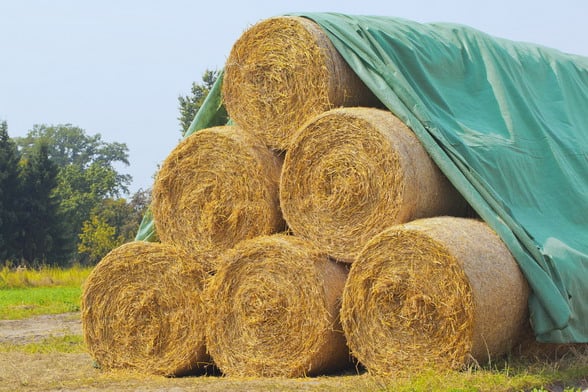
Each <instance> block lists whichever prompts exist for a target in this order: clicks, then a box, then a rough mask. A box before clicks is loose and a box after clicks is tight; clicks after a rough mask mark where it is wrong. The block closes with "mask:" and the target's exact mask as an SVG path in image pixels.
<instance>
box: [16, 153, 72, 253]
mask: <svg viewBox="0 0 588 392" xmlns="http://www.w3.org/2000/svg"><path fill="white" fill-rule="evenodd" d="M57 173H58V168H57V165H56V164H55V163H54V162H52V161H51V160H50V159H49V155H48V148H47V145H45V144H44V143H41V144H39V145H37V146H35V148H34V150H33V151H32V152H30V156H29V157H27V159H25V160H24V161H23V162H22V172H21V176H22V177H21V190H20V196H19V200H18V208H17V214H18V218H19V222H18V227H19V230H18V231H17V235H18V239H19V244H20V249H19V254H20V257H21V258H22V260H24V261H25V262H27V263H28V264H47V263H51V262H53V261H56V260H68V259H69V257H70V256H71V250H72V246H71V235H70V234H69V230H68V228H67V227H66V225H64V221H63V216H62V214H61V213H60V210H59V199H58V198H57V197H56V195H55V193H54V190H55V189H56V186H57Z"/></svg>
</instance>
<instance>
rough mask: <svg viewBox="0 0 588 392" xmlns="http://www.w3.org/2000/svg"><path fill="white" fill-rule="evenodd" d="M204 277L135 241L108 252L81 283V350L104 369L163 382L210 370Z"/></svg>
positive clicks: (178, 257)
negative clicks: (159, 377) (147, 375)
mask: <svg viewBox="0 0 588 392" xmlns="http://www.w3.org/2000/svg"><path fill="white" fill-rule="evenodd" d="M207 277H208V275H207V274H206V273H205V271H204V269H203V268H202V267H200V266H199V264H198V263H197V262H196V261H195V260H193V257H192V256H190V255H188V254H187V253H186V252H185V251H183V250H181V249H179V248H177V247H174V246H172V245H169V244H161V243H154V242H143V241H136V242H130V243H127V244H124V245H122V246H120V247H118V248H116V249H114V250H112V251H111V252H110V253H108V254H107V255H106V256H105V257H104V258H103V259H102V260H101V261H100V263H98V265H97V266H96V267H95V268H94V270H93V271H92V273H91V274H90V276H89V277H88V279H87V280H86V282H85V283H84V287H83V293H82V303H81V313H82V330H83V335H84V341H85V343H86V346H87V348H88V350H89V352H90V354H91V355H92V357H93V358H94V359H95V360H96V362H98V364H99V365H100V367H101V368H102V369H107V370H109V369H119V368H126V369H132V370H136V371H140V372H143V373H151V374H158V375H166V376H175V375H185V374H190V373H194V372H197V371H200V370H202V369H203V368H204V367H205V366H206V365H208V364H209V363H210V359H209V356H208V355H207V353H206V348H205V339H204V320H205V309H204V303H203V301H202V290H203V287H204V282H205V279H206V278H207Z"/></svg>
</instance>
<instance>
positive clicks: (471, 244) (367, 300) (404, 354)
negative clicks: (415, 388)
mask: <svg viewBox="0 0 588 392" xmlns="http://www.w3.org/2000/svg"><path fill="white" fill-rule="evenodd" d="M527 298H528V286H527V282H526V280H525V279H524V277H523V275H522V274H521V272H520V270H519V268H518V265H517V263H516V261H515V260H514V258H513V257H512V255H511V254H510V253H509V251H508V249H507V248H506V246H505V245H504V243H503V242H502V241H501V240H500V238H499V237H498V236H497V235H496V234H495V233H494V232H493V231H492V230H491V229H490V228H489V226H488V225H486V224H485V223H483V222H481V221H477V220H474V219H465V218H453V217H437V218H428V219H422V220H417V221H414V222H410V223H407V224H404V225H399V226H395V227H392V228H389V229H387V230H385V231H383V232H382V233H380V234H378V235H377V236H375V237H374V238H373V239H372V240H370V241H369V242H368V243H367V244H366V246H365V248H364V249H363V251H362V252H361V254H360V256H359V258H358V259H357V261H356V262H355V263H354V264H353V265H352V266H351V270H350V273H349V278H348V281H347V285H346V287H345V290H344V293H343V300H342V310H341V320H342V325H343V330H344V331H345V336H346V337H347V342H348V344H349V347H350V349H351V352H352V353H353V354H354V355H355V356H356V357H357V358H358V359H359V361H360V362H361V363H363V364H364V365H365V366H366V367H367V369H368V370H369V371H370V372H372V373H374V374H381V375H399V374H403V373H413V372H418V371H420V370H424V369H427V368H435V369H443V370H446V369H459V368H461V367H463V366H464V365H466V364H468V363H470V361H472V360H475V361H477V362H486V361H487V360H489V359H495V358H496V357H499V356H501V355H503V354H504V353H506V352H507V351H508V350H509V349H510V348H511V347H513V345H514V344H516V343H517V341H518V339H519V338H520V336H521V334H522V333H523V332H524V331H525V328H526V326H527V322H528V312H527Z"/></svg>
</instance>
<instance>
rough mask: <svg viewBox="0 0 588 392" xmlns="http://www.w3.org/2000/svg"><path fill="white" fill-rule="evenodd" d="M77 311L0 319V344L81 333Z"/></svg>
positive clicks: (29, 341) (23, 342) (24, 342)
mask: <svg viewBox="0 0 588 392" xmlns="http://www.w3.org/2000/svg"><path fill="white" fill-rule="evenodd" d="M81 334H82V323H81V320H80V314H79V313H77V312H76V313H63V314H47V315H42V316H35V317H30V318H26V319H23V320H0V344H2V343H13V344H26V343H34V342H38V341H41V340H43V339H44V338H46V337H48V336H55V337H57V336H64V335H81Z"/></svg>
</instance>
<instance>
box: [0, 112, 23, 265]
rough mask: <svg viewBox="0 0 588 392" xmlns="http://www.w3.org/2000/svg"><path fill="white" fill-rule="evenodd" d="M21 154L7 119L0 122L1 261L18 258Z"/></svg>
mask: <svg viewBox="0 0 588 392" xmlns="http://www.w3.org/2000/svg"><path fill="white" fill-rule="evenodd" d="M19 161H20V155H19V153H18V150H17V148H16V144H15V143H14V141H13V140H12V139H10V137H9V136H8V125H7V124H6V121H2V122H0V262H3V261H6V260H8V259H16V258H17V254H18V252H17V247H16V238H17V223H18V217H17V214H16V210H17V205H16V203H17V201H18V190H19V188H20V185H19Z"/></svg>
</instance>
